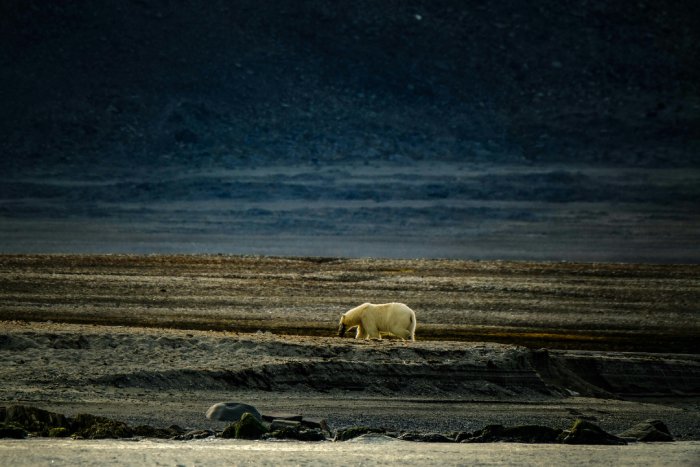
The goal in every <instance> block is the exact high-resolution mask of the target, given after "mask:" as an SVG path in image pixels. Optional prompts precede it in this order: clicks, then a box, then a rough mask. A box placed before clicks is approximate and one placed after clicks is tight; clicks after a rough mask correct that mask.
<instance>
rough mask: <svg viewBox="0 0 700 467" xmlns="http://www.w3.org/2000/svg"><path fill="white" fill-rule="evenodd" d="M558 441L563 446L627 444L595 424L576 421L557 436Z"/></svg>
mask: <svg viewBox="0 0 700 467" xmlns="http://www.w3.org/2000/svg"><path fill="white" fill-rule="evenodd" d="M559 441H560V442H562V443H564V444H604V445H621V444H627V443H626V442H625V440H623V439H621V438H618V437H617V436H615V435H611V434H610V433H608V432H606V431H605V430H603V429H602V428H601V427H599V426H598V425H596V424H595V423H591V422H589V421H587V420H581V419H577V420H576V421H575V422H574V424H573V426H572V427H571V428H570V429H569V430H565V431H564V432H562V434H561V435H559Z"/></svg>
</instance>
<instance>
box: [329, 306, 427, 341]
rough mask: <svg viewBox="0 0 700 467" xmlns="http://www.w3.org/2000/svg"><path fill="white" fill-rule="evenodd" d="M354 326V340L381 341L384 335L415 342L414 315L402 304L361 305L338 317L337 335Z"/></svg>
mask: <svg viewBox="0 0 700 467" xmlns="http://www.w3.org/2000/svg"><path fill="white" fill-rule="evenodd" d="M355 326H357V333H356V334H355V339H363V338H364V339H381V338H382V333H384V334H393V335H395V336H396V337H399V338H401V339H410V340H412V341H415V340H416V336H415V334H416V313H415V312H414V311H413V310H411V309H410V308H409V307H408V306H406V305H404V304H403V303H383V304H381V305H375V304H373V303H363V304H362V305H360V306H358V307H355V308H353V309H352V310H350V311H347V312H346V313H345V314H343V316H341V317H340V329H339V334H340V335H341V336H342V335H343V334H344V332H345V330H346V329H350V328H352V327H355Z"/></svg>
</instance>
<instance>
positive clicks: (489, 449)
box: [0, 439, 700, 467]
mask: <svg viewBox="0 0 700 467" xmlns="http://www.w3.org/2000/svg"><path fill="white" fill-rule="evenodd" d="M699 454H700V443H698V442H697V441H691V442H680V443H673V444H671V445H669V444H666V443H644V444H636V445H631V446H553V445H537V444H508V443H497V444H481V445H476V444H436V443H409V442H406V441H398V440H379V441H370V440H354V441H349V442H345V443H333V444H330V443H288V442H276V443H270V442H255V441H243V440H235V441H231V440H218V441H213V442H212V441H211V440H207V441H192V442H188V443H182V442H173V441H170V442H167V441H140V442H138V443H134V442H129V441H89V442H85V441H83V442H75V441H73V442H71V441H63V440H49V439H41V440H39V439H37V440H31V441H29V442H28V441H19V442H16V441H9V442H4V443H2V444H0V460H3V461H6V462H5V463H6V465H15V466H25V465H26V466H30V465H47V464H50V465H76V464H80V465H100V466H102V465H137V464H141V465H154V464H162V465H231V464H232V463H235V464H236V465H255V466H261V465H264V466H267V465H269V466H278V465H308V466H328V465H399V464H400V465H417V466H445V465H465V464H468V465H477V466H478V465H517V466H541V465H544V464H547V465H571V464H574V465H616V466H627V465H629V466H635V467H640V466H661V465H673V466H695V465H697V459H698V455H699ZM234 459H235V460H234Z"/></svg>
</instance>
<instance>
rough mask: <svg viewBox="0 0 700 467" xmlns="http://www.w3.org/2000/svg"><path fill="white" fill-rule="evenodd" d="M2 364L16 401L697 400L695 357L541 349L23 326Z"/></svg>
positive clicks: (1, 355) (7, 337)
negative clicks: (296, 397) (218, 392)
mask: <svg viewBox="0 0 700 467" xmlns="http://www.w3.org/2000/svg"><path fill="white" fill-rule="evenodd" d="M10 327H12V326H10ZM0 359H1V360H2V363H3V366H4V368H6V370H7V371H6V373H7V374H6V381H7V382H8V387H14V388H15V390H16V391H19V392H20V393H21V392H22V391H25V390H29V389H28V388H34V389H37V388H39V389H40V388H42V387H48V386H51V387H53V388H55V387H56V386H65V387H71V388H90V387H96V386H100V387H114V388H142V389H145V390H149V389H151V390H162V389H222V390H258V391H259V390H262V391H304V392H308V391H316V392H332V391H336V390H339V391H363V392H365V393H367V394H381V395H387V394H399V395H409V394H410V395H412V396H421V395H424V396H427V395H429V396H431V397H445V398H447V397H452V398H454V397H458V398H465V399H469V398H473V399H482V398H483V399H508V398H514V397H516V398H523V397H526V398H527V399H528V400H537V399H543V398H548V397H558V396H561V395H571V394H580V395H589V396H598V397H619V396H622V397H624V396H658V395H669V396H671V395H673V396H683V395H698V394H700V356H696V355H673V354H664V355H660V354H642V353H610V352H592V351H591V352H583V351H577V352H574V351H546V350H530V349H527V348H525V347H518V346H510V345H501V344H487V343H461V342H430V341H425V342H415V343H401V342H397V341H388V340H384V341H370V342H365V341H354V340H352V341H349V340H343V339H334V338H302V337H285V336H275V335H272V334H264V333H263V334H224V333H212V332H208V333H206V332H197V331H190V332H182V331H173V330H168V331H164V330H160V331H156V330H148V329H137V328H130V329H128V330H127V329H121V328H110V327H98V326H90V327H81V326H66V325H61V326H55V327H54V328H49V329H44V330H39V331H35V330H27V328H26V327H24V326H20V327H16V328H15V329H10V330H8V331H5V332H2V333H1V334H0ZM6 389H7V388H6ZM34 389H32V390H34Z"/></svg>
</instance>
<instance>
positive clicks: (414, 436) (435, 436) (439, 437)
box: [399, 433, 454, 443]
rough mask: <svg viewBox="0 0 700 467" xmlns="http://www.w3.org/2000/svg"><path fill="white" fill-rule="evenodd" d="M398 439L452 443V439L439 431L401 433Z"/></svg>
mask: <svg viewBox="0 0 700 467" xmlns="http://www.w3.org/2000/svg"><path fill="white" fill-rule="evenodd" d="M399 439H400V440H403V441H418V442H421V443H454V439H452V438H448V437H447V436H445V435H443V434H440V433H403V434H402V435H400V436H399Z"/></svg>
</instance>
